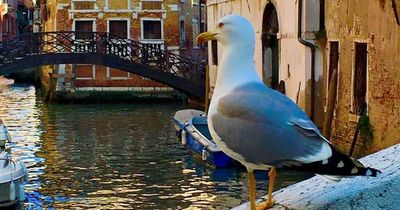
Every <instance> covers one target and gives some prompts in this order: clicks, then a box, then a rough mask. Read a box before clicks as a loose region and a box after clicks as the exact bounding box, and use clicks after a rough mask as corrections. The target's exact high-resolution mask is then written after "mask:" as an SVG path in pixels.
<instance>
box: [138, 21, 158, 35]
mask: <svg viewBox="0 0 400 210" xmlns="http://www.w3.org/2000/svg"><path fill="white" fill-rule="evenodd" d="M142 27H143V29H142V38H143V39H162V34H161V21H160V20H143V25H142Z"/></svg>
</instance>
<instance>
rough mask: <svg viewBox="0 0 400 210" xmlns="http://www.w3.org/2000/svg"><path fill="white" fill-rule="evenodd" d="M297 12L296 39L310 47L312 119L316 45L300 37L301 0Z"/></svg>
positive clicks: (312, 118) (311, 113) (312, 115)
mask: <svg viewBox="0 0 400 210" xmlns="http://www.w3.org/2000/svg"><path fill="white" fill-rule="evenodd" d="M298 4H299V6H298V12H297V21H298V23H297V26H298V29H297V40H299V42H300V43H301V44H303V45H305V46H307V47H309V48H310V50H311V84H310V89H311V90H310V92H311V99H310V119H311V120H312V121H314V100H315V97H314V95H315V91H314V89H315V48H317V46H316V45H314V44H313V43H311V42H307V41H306V40H304V39H303V38H302V37H301V23H302V13H303V0H298Z"/></svg>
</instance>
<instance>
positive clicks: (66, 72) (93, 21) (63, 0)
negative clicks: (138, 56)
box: [41, 0, 197, 96]
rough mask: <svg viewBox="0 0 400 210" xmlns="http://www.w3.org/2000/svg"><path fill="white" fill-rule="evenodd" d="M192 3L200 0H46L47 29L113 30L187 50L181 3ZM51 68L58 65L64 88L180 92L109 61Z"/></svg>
mask: <svg viewBox="0 0 400 210" xmlns="http://www.w3.org/2000/svg"><path fill="white" fill-rule="evenodd" d="M189 6H190V7H193V6H194V5H193V4H191V2H190V3H189V1H182V0H168V1H164V0H87V1H83V0H44V1H42V2H41V16H42V17H41V19H42V23H43V24H42V31H76V32H79V31H86V32H87V31H92V32H108V33H110V35H111V36H115V37H118V38H123V39H132V40H138V41H140V42H141V43H144V44H153V45H157V46H160V48H161V49H164V50H168V51H172V52H174V53H177V54H181V48H182V47H181V42H182V41H181V33H180V25H179V23H180V21H179V20H180V17H181V12H180V11H181V7H185V8H186V7H188V8H189ZM188 12H189V14H190V15H192V12H191V11H188ZM186 30H188V29H186ZM185 35H186V34H185ZM186 36H188V35H186ZM190 45H191V43H190ZM187 48H192V47H191V46H189V45H188V46H187ZM182 50H183V51H185V49H182ZM184 54H185V53H184ZM194 59H197V58H196V57H194ZM45 68H52V69H53V70H51V72H52V73H53V75H58V76H57V78H56V80H57V81H56V87H55V91H58V92H60V93H62V94H63V92H65V91H66V92H72V93H74V94H77V92H85V91H86V92H87V93H89V92H95V94H101V93H100V92H103V93H104V92H113V91H115V92H121V91H122V92H123V91H127V92H130V93H131V92H137V93H138V94H139V95H140V93H144V95H152V96H156V95H157V93H161V94H160V95H162V96H165V94H164V93H167V94H168V93H171V96H172V95H174V93H176V94H177V92H176V91H174V90H173V89H172V88H169V87H166V86H165V85H163V84H161V83H158V82H155V81H152V80H149V79H147V78H143V77H142V76H139V75H135V74H131V73H128V72H124V71H121V70H118V69H114V68H109V67H105V66H99V65H88V64H84V65H83V64H82V65H81V64H77V65H69V64H67V65H56V66H52V67H45ZM48 71H49V70H47V71H46V72H48ZM45 74H47V73H45ZM45 74H44V75H43V77H46V75H45ZM45 80H46V79H45ZM64 95H65V94H64ZM83 95H87V94H86V93H85V94H83ZM174 96H175V95H174Z"/></svg>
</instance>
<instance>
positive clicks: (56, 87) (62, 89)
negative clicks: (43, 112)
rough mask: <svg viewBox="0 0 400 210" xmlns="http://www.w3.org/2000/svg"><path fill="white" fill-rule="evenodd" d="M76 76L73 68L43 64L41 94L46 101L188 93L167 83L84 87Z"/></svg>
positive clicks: (124, 99)
mask: <svg viewBox="0 0 400 210" xmlns="http://www.w3.org/2000/svg"><path fill="white" fill-rule="evenodd" d="M60 72H61V73H60ZM74 77H75V75H74V74H72V73H70V72H69V73H65V72H63V71H60V65H49V66H43V67H41V68H40V86H41V92H42V96H43V97H44V99H45V100H46V101H51V102H61V103H70V102H74V103H80V102H83V103H86V102H89V103H91V102H104V103H106V102H142V101H151V102H159V101H180V100H183V101H186V95H185V94H183V93H181V92H180V91H177V90H175V89H173V88H171V87H167V86H165V85H163V86H154V87H153V86H146V87H124V86H123V87H112V86H100V87H99V86H92V87H90V86H89V87H81V86H79V85H78V86H76V81H77V80H75V79H74ZM87 81H88V80H87Z"/></svg>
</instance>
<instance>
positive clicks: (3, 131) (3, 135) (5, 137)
mask: <svg viewBox="0 0 400 210" xmlns="http://www.w3.org/2000/svg"><path fill="white" fill-rule="evenodd" d="M10 141H11V138H10V134H9V133H8V130H7V127H6V126H5V125H4V123H3V121H2V120H0V148H4V147H5V146H6V143H8V142H10Z"/></svg>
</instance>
